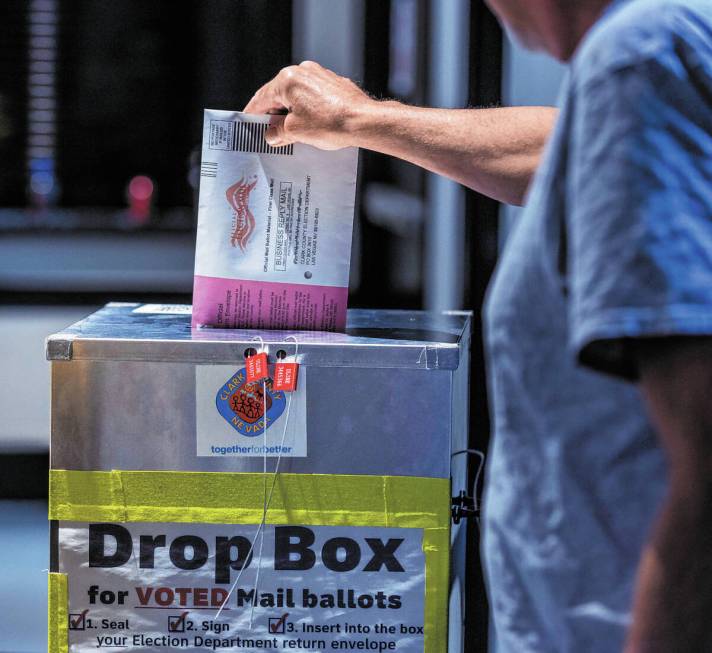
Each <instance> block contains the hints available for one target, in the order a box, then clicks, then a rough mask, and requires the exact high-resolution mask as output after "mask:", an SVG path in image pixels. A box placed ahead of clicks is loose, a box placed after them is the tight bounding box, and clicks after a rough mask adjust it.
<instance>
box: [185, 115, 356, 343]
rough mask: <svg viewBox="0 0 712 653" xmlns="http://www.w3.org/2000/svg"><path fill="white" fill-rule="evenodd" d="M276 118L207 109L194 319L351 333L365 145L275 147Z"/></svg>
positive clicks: (234, 325) (239, 325)
mask: <svg viewBox="0 0 712 653" xmlns="http://www.w3.org/2000/svg"><path fill="white" fill-rule="evenodd" d="M269 121H270V117H269V116H255V115H248V114H244V113H240V112H236V111H217V110H211V109H206V111H205V122H204V126H203V151H202V163H201V171H200V200H199V207H198V236H197V243H196V255H195V282H194V290H193V326H211V327H219V328H265V329H308V330H320V331H343V330H344V328H345V325H346V303H347V298H348V283H349V264H350V259H351V236H352V230H353V217H354V200H355V192H356V173H357V168H358V149H357V148H344V149H341V150H335V151H324V150H319V149H317V148H315V147H311V146H309V145H302V144H298V143H297V144H294V145H286V146H283V147H270V146H269V145H268V144H267V142H266V141H265V139H264V134H265V131H266V129H267V126H268V124H269Z"/></svg>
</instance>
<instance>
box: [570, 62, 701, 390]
mask: <svg viewBox="0 0 712 653" xmlns="http://www.w3.org/2000/svg"><path fill="white" fill-rule="evenodd" d="M710 72H711V69H710V68H709V67H708V68H707V70H706V71H705V70H704V68H703V67H702V66H699V65H697V66H690V65H687V64H686V63H685V62H684V61H682V60H681V59H680V58H679V57H678V55H677V53H675V52H672V51H671V52H669V53H662V54H658V55H656V56H655V57H649V58H647V59H645V60H643V61H640V62H636V63H635V64H632V65H629V66H626V67H623V68H621V69H619V70H615V71H608V72H607V74H606V75H601V76H599V77H598V78H592V79H590V80H588V81H587V83H586V84H584V85H583V86H581V87H578V88H575V89H574V90H573V91H572V96H571V98H570V99H571V101H572V102H573V103H574V106H573V107H572V117H571V119H572V124H571V127H572V129H571V135H572V136H571V139H570V141H569V142H570V149H569V159H568V163H567V166H568V175H567V187H566V205H567V212H566V229H567V232H568V233H567V239H568V253H567V262H568V266H567V276H568V279H567V285H568V288H569V293H570V302H569V311H570V313H569V337H570V344H571V346H572V348H573V350H574V352H575V354H576V356H577V357H578V360H579V361H580V363H582V364H584V365H587V366H590V367H593V368H595V369H597V370H600V371H605V372H608V373H612V374H615V375H618V376H622V377H624V378H628V379H635V378H636V377H637V369H636V365H635V357H634V355H633V348H632V344H633V341H634V340H635V339H640V338H651V337H665V336H685V335H712V75H711V74H710Z"/></svg>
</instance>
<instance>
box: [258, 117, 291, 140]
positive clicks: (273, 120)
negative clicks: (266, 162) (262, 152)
mask: <svg viewBox="0 0 712 653" xmlns="http://www.w3.org/2000/svg"><path fill="white" fill-rule="evenodd" d="M286 118H287V116H284V115H278V116H270V119H269V127H267V131H265V140H266V141H267V144H268V145H271V146H272V147H282V145H290V144H291V143H293V142H294V141H293V140H292V139H290V138H289V137H288V136H287V134H286V130H285V127H284V123H285V122H286Z"/></svg>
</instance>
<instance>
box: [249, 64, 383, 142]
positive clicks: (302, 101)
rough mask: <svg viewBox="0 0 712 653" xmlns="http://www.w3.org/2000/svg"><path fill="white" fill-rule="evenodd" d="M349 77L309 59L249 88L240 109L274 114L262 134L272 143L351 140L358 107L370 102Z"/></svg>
mask: <svg viewBox="0 0 712 653" xmlns="http://www.w3.org/2000/svg"><path fill="white" fill-rule="evenodd" d="M375 102H376V101H375V100H373V99H371V98H370V97H369V96H368V95H366V93H364V92H363V91H362V90H361V89H360V88H359V87H358V86H356V84H354V83H353V82H352V81H351V80H350V79H346V78H345V77H340V76H339V75H337V74H336V73H334V72H332V71H330V70H327V69H326V68H324V67H322V66H320V65H319V64H318V63H315V62H313V61H304V62H302V63H301V64H299V65H298V66H288V67H287V68H283V69H282V70H281V71H280V72H279V74H278V75H277V76H276V77H275V78H274V79H273V80H272V81H270V82H268V83H267V84H265V85H264V86H263V87H262V88H261V89H259V90H258V91H257V93H255V95H254V96H253V98H252V99H251V100H250V101H249V102H248V104H247V106H246V107H245V112H246V113H271V114H279V113H284V111H285V110H286V111H287V114H286V115H275V116H274V117H273V118H272V119H271V122H270V126H269V128H268V129H267V132H266V134H265V139H266V140H267V142H268V143H269V144H270V145H272V146H273V147H280V146H282V145H287V144H289V143H294V142H299V143H306V144H307V145H314V146H315V147H319V148H321V149H323V150H337V149H339V148H342V147H348V146H350V145H355V144H356V143H355V140H354V134H353V133H352V132H353V123H354V120H355V118H356V117H357V116H358V114H359V112H360V111H362V110H364V109H366V108H367V107H369V106H371V105H373V104H375Z"/></svg>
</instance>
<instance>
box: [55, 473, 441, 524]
mask: <svg viewBox="0 0 712 653" xmlns="http://www.w3.org/2000/svg"><path fill="white" fill-rule="evenodd" d="M267 476H268V482H270V483H271V479H272V475H271V474H268V475H267ZM238 478H239V482H236V479H238ZM263 492H264V479H263V475H262V474H243V473H229V472H129V471H112V472H80V471H67V470H59V469H53V470H51V471H50V493H49V518H50V519H61V520H67V521H153V522H193V523H196V522H197V523H212V524H254V523H259V522H260V521H261V520H262V510H263ZM449 510H450V482H449V480H447V479H439V478H415V477H405V476H349V475H331V474H280V475H279V476H278V478H277V484H276V486H275V489H274V495H273V497H272V503H271V504H270V508H269V513H268V522H270V523H309V524H315V525H316V524H328V525H332V526H349V525H354V524H358V525H360V526H393V527H402V528H429V527H439V526H442V525H443V524H449V519H450V517H449Z"/></svg>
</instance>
